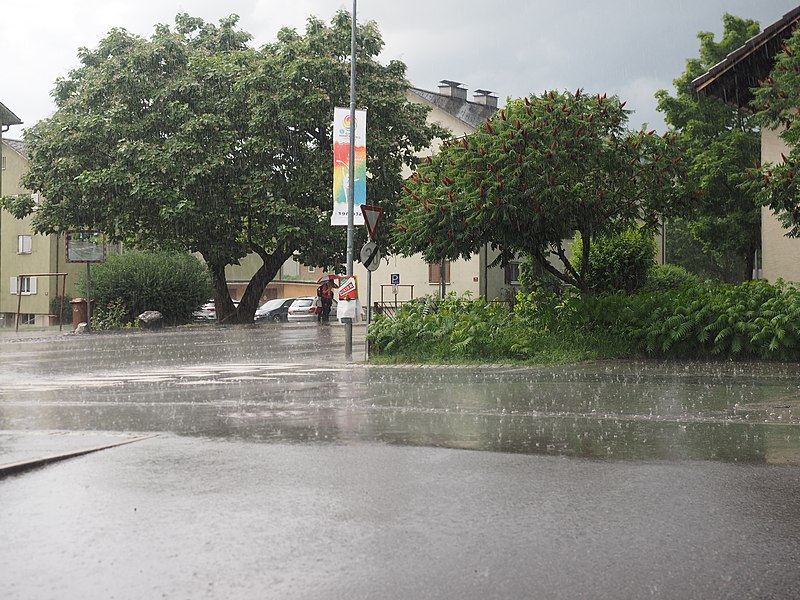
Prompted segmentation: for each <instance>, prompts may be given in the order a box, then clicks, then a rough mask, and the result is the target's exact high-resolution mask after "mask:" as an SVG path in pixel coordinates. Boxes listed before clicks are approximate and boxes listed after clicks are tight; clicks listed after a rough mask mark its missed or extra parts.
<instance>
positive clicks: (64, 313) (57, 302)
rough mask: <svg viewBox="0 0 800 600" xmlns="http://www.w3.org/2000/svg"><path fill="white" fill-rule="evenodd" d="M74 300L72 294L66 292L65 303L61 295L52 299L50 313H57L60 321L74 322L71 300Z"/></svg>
mask: <svg viewBox="0 0 800 600" xmlns="http://www.w3.org/2000/svg"><path fill="white" fill-rule="evenodd" d="M70 300H72V296H70V295H68V294H65V295H64V304H63V306H62V304H61V295H60V294H59V296H58V297H57V298H51V299H50V314H51V315H56V316H58V317H59V323H72V305H71V304H70V303H69V301H70Z"/></svg>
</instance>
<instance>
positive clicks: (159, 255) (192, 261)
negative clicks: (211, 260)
mask: <svg viewBox="0 0 800 600" xmlns="http://www.w3.org/2000/svg"><path fill="white" fill-rule="evenodd" d="M79 288H80V289H81V291H82V292H83V293H84V294H85V293H86V278H85V277H83V278H82V279H81V281H80V283H79ZM91 294H92V298H94V299H95V306H96V307H97V308H96V309H95V310H96V313H97V317H99V318H101V319H102V320H103V322H104V323H108V324H110V325H112V326H122V325H125V324H127V323H133V322H134V321H135V320H136V317H137V316H138V315H139V314H141V313H143V312H144V311H146V310H157V311H159V312H160V313H161V314H162V315H163V316H164V322H165V324H168V325H175V324H179V323H186V322H188V321H190V320H191V318H192V311H194V310H196V309H197V307H198V306H200V305H201V304H202V303H203V302H205V301H207V300H208V298H209V297H210V296H211V295H212V294H213V288H212V287H211V278H210V277H209V274H208V270H207V269H206V267H205V265H203V263H201V262H200V261H199V260H197V258H195V257H194V256H191V255H189V254H185V253H182V252H138V251H136V252H126V253H124V254H120V255H112V256H109V258H108V261H107V262H105V263H102V264H98V265H94V266H93V267H92V272H91ZM93 324H95V323H94V320H93Z"/></svg>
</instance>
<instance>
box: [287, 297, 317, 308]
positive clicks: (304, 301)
mask: <svg viewBox="0 0 800 600" xmlns="http://www.w3.org/2000/svg"><path fill="white" fill-rule="evenodd" d="M312 302H314V300H313V299H312V298H301V299H300V300H295V301H294V304H292V307H293V308H302V307H304V306H311V304H312Z"/></svg>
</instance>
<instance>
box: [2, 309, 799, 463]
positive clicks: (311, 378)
mask: <svg viewBox="0 0 800 600" xmlns="http://www.w3.org/2000/svg"><path fill="white" fill-rule="evenodd" d="M355 331H356V332H357V336H359V335H360V336H361V337H360V338H358V337H356V344H355V345H354V348H359V347H361V348H363V333H364V331H363V328H360V329H359V328H355ZM359 344H361V345H360V346H359ZM343 347H344V343H343V329H342V328H341V327H337V326H330V327H318V326H316V325H314V326H297V327H291V326H289V327H243V328H234V327H231V328H222V327H207V328H195V329H187V330H185V331H183V330H174V331H166V332H162V333H157V334H139V333H130V334H112V335H93V336H83V337H80V336H64V337H60V338H53V339H50V340H48V341H47V342H46V343H45V342H36V341H24V342H17V343H5V344H0V359H1V360H2V362H1V363H0V365H1V366H0V430H7V431H13V430H29V431H30V430H55V431H106V432H174V433H178V434H181V435H202V436H214V437H234V438H237V439H249V440H264V441H290V442H297V443H328V444H333V443H347V442H351V441H372V442H381V443H386V444H392V445H408V446H434V447H446V448H463V449H476V450H489V451H498V452H511V453H525V454H548V455H564V456H576V457H589V458H598V459H612V460H686V459H692V460H694V459H698V460H719V461H726V462H748V463H784V464H785V463H789V464H800V375H798V371H799V370H798V369H797V365H781V364H770V363H767V364H761V363H759V364H750V363H747V364H745V363H665V362H634V361H625V362H622V361H619V362H616V361H615V362H601V363H591V364H581V365H571V366H560V367H513V366H470V367H436V366H426V367H408V366H405V367H393V366H374V365H363V364H359V363H357V362H350V361H347V360H345V359H344V356H343V354H344V351H343ZM358 359H359V356H358V355H356V356H355V360H356V361H357V360H358Z"/></svg>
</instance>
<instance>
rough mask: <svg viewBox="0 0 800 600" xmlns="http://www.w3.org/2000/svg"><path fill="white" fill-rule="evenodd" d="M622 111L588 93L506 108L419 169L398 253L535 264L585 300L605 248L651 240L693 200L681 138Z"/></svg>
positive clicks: (407, 195)
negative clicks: (575, 248) (647, 127)
mask: <svg viewBox="0 0 800 600" xmlns="http://www.w3.org/2000/svg"><path fill="white" fill-rule="evenodd" d="M624 106H625V103H624V102H620V100H619V98H617V97H616V96H610V97H606V96H605V95H602V96H601V95H587V94H584V93H582V92H581V91H580V90H579V91H577V92H576V93H574V94H573V93H570V92H563V93H557V92H549V93H545V94H543V95H541V96H530V97H528V98H523V99H519V100H514V101H511V102H509V103H508V104H507V105H506V107H505V108H504V109H503V110H501V111H500V112H499V113H497V114H496V115H495V116H494V117H493V118H492V119H488V120H487V121H486V123H485V124H483V125H482V126H481V127H480V128H479V130H478V131H477V132H476V133H475V134H473V135H471V136H468V137H465V138H463V139H460V140H454V141H452V142H449V143H446V144H445V145H444V146H443V147H442V149H441V151H440V153H439V154H437V155H436V156H435V157H433V158H432V159H430V160H429V162H428V163H424V164H422V165H420V167H419V169H418V171H417V172H416V173H415V174H414V175H413V177H412V178H411V179H410V180H409V182H408V183H407V185H406V188H405V192H404V203H405V208H406V212H404V213H403V214H402V215H401V216H400V217H399V218H398V220H397V223H396V229H395V238H396V241H397V245H398V247H399V248H400V250H401V251H402V252H404V253H406V254H412V253H416V252H421V253H422V254H423V255H424V256H425V258H426V259H427V260H428V261H430V262H434V261H439V260H442V259H448V260H455V259H457V258H459V257H464V258H467V257H469V256H471V255H473V254H474V253H476V252H478V251H479V249H480V248H482V247H483V246H484V244H490V245H491V246H492V247H493V248H495V249H497V250H499V258H498V261H499V262H500V263H504V262H507V261H509V260H511V259H512V258H514V257H517V256H520V255H523V256H528V257H530V258H531V259H532V260H533V261H534V262H535V263H536V265H537V266H538V267H539V268H540V269H542V270H544V271H546V272H548V273H550V274H552V275H553V276H555V277H557V278H558V279H559V280H560V281H562V282H563V283H565V284H568V285H572V286H575V287H576V288H578V289H579V290H581V291H582V292H587V291H589V289H590V282H591V277H590V273H589V252H590V250H591V247H592V242H593V240H595V239H596V238H597V236H601V235H606V234H609V233H614V232H617V231H621V230H623V229H625V228H626V227H628V226H630V225H633V224H641V225H643V226H644V227H650V228H654V227H655V226H656V225H657V224H658V223H659V221H660V219H661V216H662V215H664V214H673V213H675V212H676V211H678V210H679V209H680V208H681V207H682V206H683V205H685V203H686V200H687V196H686V191H685V190H684V189H683V188H682V186H681V185H680V183H681V181H682V175H683V168H682V162H681V152H682V151H681V147H680V140H679V139H678V137H677V135H676V134H669V135H665V136H659V135H656V134H655V132H654V131H650V132H644V131H639V132H631V131H628V130H627V129H626V123H627V118H628V111H626V110H625V108H624ZM576 232H577V235H578V236H579V237H580V239H581V244H580V246H581V250H582V252H581V254H580V256H575V257H571V256H569V253H568V250H567V247H566V245H565V243H564V240H568V239H571V238H572V237H573V236H574V235H575V234H576Z"/></svg>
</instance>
